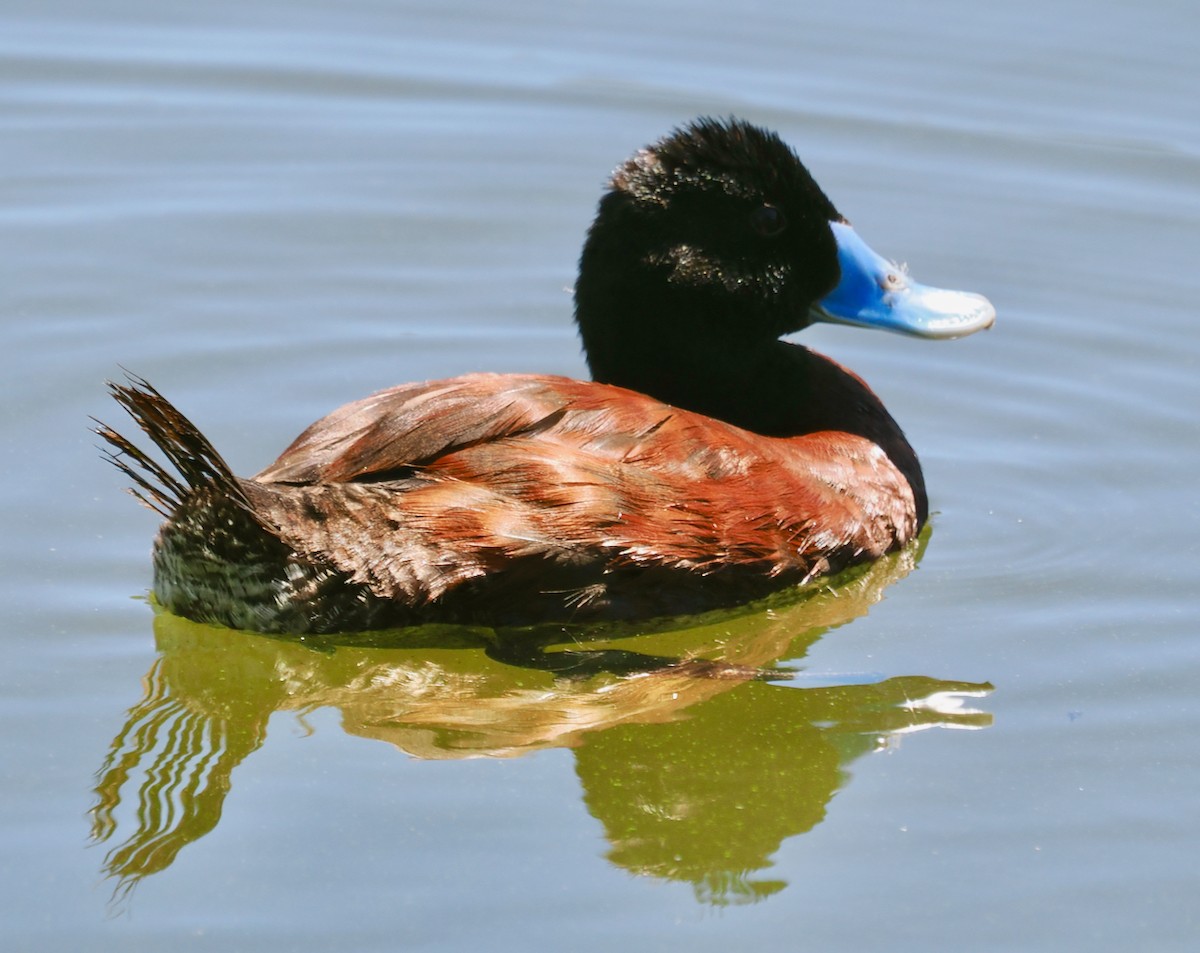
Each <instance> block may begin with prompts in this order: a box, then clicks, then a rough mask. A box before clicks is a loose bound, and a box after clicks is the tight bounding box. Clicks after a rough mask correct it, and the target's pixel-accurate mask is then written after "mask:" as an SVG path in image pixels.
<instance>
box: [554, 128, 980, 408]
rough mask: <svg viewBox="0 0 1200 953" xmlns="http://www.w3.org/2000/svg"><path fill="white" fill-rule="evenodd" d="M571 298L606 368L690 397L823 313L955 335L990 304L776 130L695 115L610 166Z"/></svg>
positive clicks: (624, 382)
mask: <svg viewBox="0 0 1200 953" xmlns="http://www.w3.org/2000/svg"><path fill="white" fill-rule="evenodd" d="M575 307H576V321H577V323H578V325H579V330H580V334H581V335H582V338H583V345H584V349H585V350H586V352H587V356H588V364H589V367H590V368H591V371H592V375H593V377H594V378H595V379H596V380H598V381H602V382H605V383H613V384H619V385H621V386H625V387H629V388H631V389H634V390H640V391H643V392H645V393H650V394H653V395H654V396H658V397H661V398H662V399H665V400H669V401H672V402H674V403H682V404H684V405H685V406H687V405H688V404H689V401H688V400H687V399H686V396H681V395H687V394H690V393H691V392H692V391H693V390H694V389H695V386H696V384H697V383H698V379H700V378H704V377H705V376H706V374H707V373H708V372H709V371H711V370H712V369H713V368H715V367H718V366H720V367H726V368H727V367H729V366H730V365H731V364H734V363H737V362H739V361H742V363H743V364H745V365H746V366H749V364H748V363H747V361H748V359H747V358H746V357H745V356H746V355H750V354H753V353H755V352H757V351H761V350H762V349H764V348H770V347H771V346H772V344H773V342H774V341H775V340H776V339H777V338H779V337H780V336H781V335H784V334H788V333H790V332H793V331H798V330H800V329H801V328H803V327H805V326H807V325H808V324H810V323H811V322H812V321H814V320H837V321H843V322H847V323H854V324H865V325H874V326H882V327H887V328H890V329H892V330H900V331H905V332H907V333H915V334H921V335H923V336H928V337H954V336H959V335H961V334H964V333H970V331H972V330H976V329H978V327H983V326H986V325H988V324H990V323H991V320H992V316H993V314H994V313H993V312H992V311H991V306H990V305H989V304H987V302H986V301H985V300H984V299H982V298H979V297H978V296H977V295H959V294H958V293H956V292H937V291H936V290H935V289H926V288H922V287H921V286H919V285H916V284H914V283H912V282H910V281H909V280H908V278H907V276H906V275H904V273H903V270H902V269H899V268H897V267H896V266H894V265H892V264H891V263H889V262H887V261H885V260H884V259H882V258H880V257H879V256H877V255H875V254H874V253H873V252H871V251H870V249H868V248H867V246H866V245H865V244H863V243H862V241H861V240H860V239H858V237H857V236H856V235H855V234H854V231H853V229H852V228H850V226H849V224H848V223H846V222H845V220H844V219H843V218H842V216H841V215H840V214H839V213H838V211H837V209H836V208H835V207H834V205H833V203H832V202H831V201H830V200H829V199H828V198H827V197H826V195H825V193H824V192H822V191H821V189H820V187H819V186H818V185H817V183H816V182H815V181H814V180H813V177H812V176H811V175H810V174H809V172H808V170H807V169H806V168H805V167H804V165H803V164H802V163H801V162H800V159H799V158H798V157H797V156H796V154H795V153H794V152H793V151H792V150H791V149H790V148H789V147H788V146H787V144H786V143H784V142H783V140H782V139H780V138H779V136H777V135H776V134H775V133H773V132H769V131H767V130H764V129H760V128H758V127H756V126H753V125H751V124H749V123H747V122H744V121H741V120H738V119H729V120H724V121H721V120H713V119H699V120H696V121H695V122H693V123H691V124H689V125H687V126H685V127H683V128H681V129H678V130H676V131H675V132H674V133H672V134H671V135H669V136H667V137H666V138H665V139H663V140H661V141H659V142H657V143H655V144H654V145H651V146H648V147H647V148H645V149H642V150H640V151H639V152H638V153H636V154H635V155H634V156H633V157H632V158H630V159H629V160H628V161H627V162H625V163H624V165H622V166H621V167H620V168H618V169H617V170H616V172H614V173H613V176H612V179H611V180H610V182H609V190H608V192H607V193H606V194H605V195H604V197H603V198H602V199H601V201H600V207H599V210H598V212H597V215H596V219H595V222H594V223H593V225H592V227H591V230H590V231H589V233H588V237H587V242H586V243H585V245H584V249H583V255H582V257H581V259H580V267H579V279H578V281H577V283H576V286H575ZM749 363H753V362H749ZM715 383H716V382H713V381H710V384H715ZM697 409H698V408H697Z"/></svg>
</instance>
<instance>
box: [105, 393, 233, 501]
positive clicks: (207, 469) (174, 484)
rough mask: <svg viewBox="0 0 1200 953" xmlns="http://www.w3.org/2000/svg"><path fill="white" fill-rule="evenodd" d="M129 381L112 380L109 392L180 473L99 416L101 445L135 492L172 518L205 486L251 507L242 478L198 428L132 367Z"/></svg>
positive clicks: (138, 496)
mask: <svg viewBox="0 0 1200 953" xmlns="http://www.w3.org/2000/svg"><path fill="white" fill-rule="evenodd" d="M125 379H126V381H127V382H128V383H124V384H121V383H117V382H115V381H108V390H109V392H110V393H111V394H112V395H113V398H114V399H115V400H116V402H117V403H118V404H120V405H121V406H122V407H123V408H125V411H126V412H127V413H128V414H129V416H130V417H132V418H133V419H134V421H135V422H136V423H137V425H138V426H139V427H141V428H142V430H143V431H145V433H146V436H148V437H149V438H150V439H151V440H153V441H154V443H155V445H156V446H157V447H158V449H159V450H161V451H162V452H163V454H164V456H166V458H167V460H169V461H170V463H171V466H173V467H174V468H175V471H176V473H172V472H171V471H170V470H169V469H167V467H165V466H163V465H162V464H161V463H159V462H158V461H157V460H155V459H154V458H152V457H151V456H150V455H149V454H147V453H146V452H145V451H144V450H142V449H140V448H139V447H137V446H136V445H135V444H134V443H132V442H131V441H130V440H129V439H127V438H126V437H123V436H121V434H119V433H117V432H116V431H115V430H113V429H112V428H111V427H109V426H108V424H106V423H103V422H102V421H99V420H96V425H97V426H96V428H95V432H96V433H97V434H98V435H99V436H101V437H103V438H104V439H105V440H106V441H107V442H108V445H109V446H108V447H105V448H101V449H102V451H103V453H104V455H105V456H106V457H107V458H108V459H109V461H110V462H111V463H112V465H113V466H115V467H116V468H117V469H118V470H120V471H121V472H122V473H124V474H125V475H126V476H127V477H129V479H130V480H132V481H133V483H134V485H133V486H131V487H130V488H129V492H130V493H132V494H133V495H134V496H136V497H137V498H138V499H139V500H141V501H142V503H144V504H145V505H146V506H148V507H150V509H152V510H154V511H155V512H157V513H160V514H161V515H162V516H164V517H166V518H168V519H170V518H171V517H172V516H173V515H174V514H175V512H176V511H177V510H178V509H179V507H180V506H181V505H182V504H183V501H184V500H185V499H186V498H187V497H188V496H189V495H190V494H191V493H192V492H193V491H195V490H199V489H202V488H209V489H212V490H214V491H216V492H217V493H219V494H221V495H222V496H224V497H226V498H228V499H229V500H231V501H232V502H234V503H237V504H238V505H240V506H244V507H246V508H247V509H250V501H249V500H248V499H247V498H246V493H245V491H244V490H243V489H242V486H241V483H240V482H239V480H238V478H237V477H235V476H234V475H233V471H232V470H230V469H229V465H228V464H227V463H226V462H225V461H224V460H222V459H221V455H220V454H219V453H217V451H216V450H215V449H214V448H213V445H212V444H211V443H209V442H208V439H207V438H206V437H205V436H204V435H203V434H202V433H200V431H199V430H197V429H196V426H195V425H194V424H193V423H192V422H191V421H190V420H188V419H187V418H186V417H185V416H183V414H181V413H180V412H179V411H178V410H176V409H175V407H174V406H173V405H172V404H171V402H170V401H169V400H167V399H166V398H165V397H163V395H162V394H160V393H159V392H158V391H157V390H155V389H154V388H153V387H152V386H151V385H150V383H149V382H148V381H145V380H143V379H142V378H140V377H138V376H137V375H135V374H130V373H129V372H128V371H126V373H125ZM92 419H93V420H95V418H92ZM181 478H182V479H181Z"/></svg>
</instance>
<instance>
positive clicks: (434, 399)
mask: <svg viewBox="0 0 1200 953" xmlns="http://www.w3.org/2000/svg"><path fill="white" fill-rule="evenodd" d="M578 385H579V382H578V381H571V380H569V379H568V378H559V377H552V376H549V375H545V376H541V375H531V374H529V375H518V374H469V375H465V376H463V377H456V378H453V379H450V380H441V381H427V382H424V383H419V384H405V385H402V386H400V387H393V388H391V389H389V390H384V391H380V392H379V393H377V394H372V395H371V396H370V397H365V398H363V399H362V400H357V401H354V402H353V403H350V404H346V405H345V406H344V407H340V408H338V409H337V410H335V411H334V412H333V413H331V414H329V415H328V416H327V417H323V418H322V419H321V420H318V421H317V422H316V423H314V424H313V425H312V426H310V427H309V428H308V429H307V430H305V431H304V433H302V434H301V435H300V436H299V437H297V438H296V439H295V441H293V443H292V445H291V446H290V447H288V448H287V449H286V450H285V451H284V452H283V454H282V455H281V456H280V457H279V459H278V460H276V461H275V462H274V463H273V464H271V466H269V467H267V468H266V469H265V470H263V471H262V472H261V473H259V474H258V475H257V476H255V477H254V479H255V481H257V482H259V483H288V484H293V485H309V484H332V483H351V482H364V481H380V480H386V479H389V478H390V477H393V476H397V475H402V474H404V473H406V472H411V471H412V470H413V469H415V468H421V467H424V466H426V465H427V464H429V463H430V462H432V461H434V460H437V459H438V458H440V457H443V456H445V455H446V454H449V453H452V452H454V451H455V450H460V449H462V448H464V447H470V446H474V445H476V444H480V443H487V442H489V441H496V440H503V439H504V438H507V437H514V436H519V435H523V434H533V433H537V432H538V431H539V430H543V429H545V428H547V427H549V426H552V425H553V424H554V423H555V422H557V421H558V420H559V419H561V417H562V415H563V413H564V412H565V411H566V409H567V408H568V406H569V405H570V403H571V399H572V393H573V391H574V390H576V389H577V387H578ZM593 386H596V385H593Z"/></svg>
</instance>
